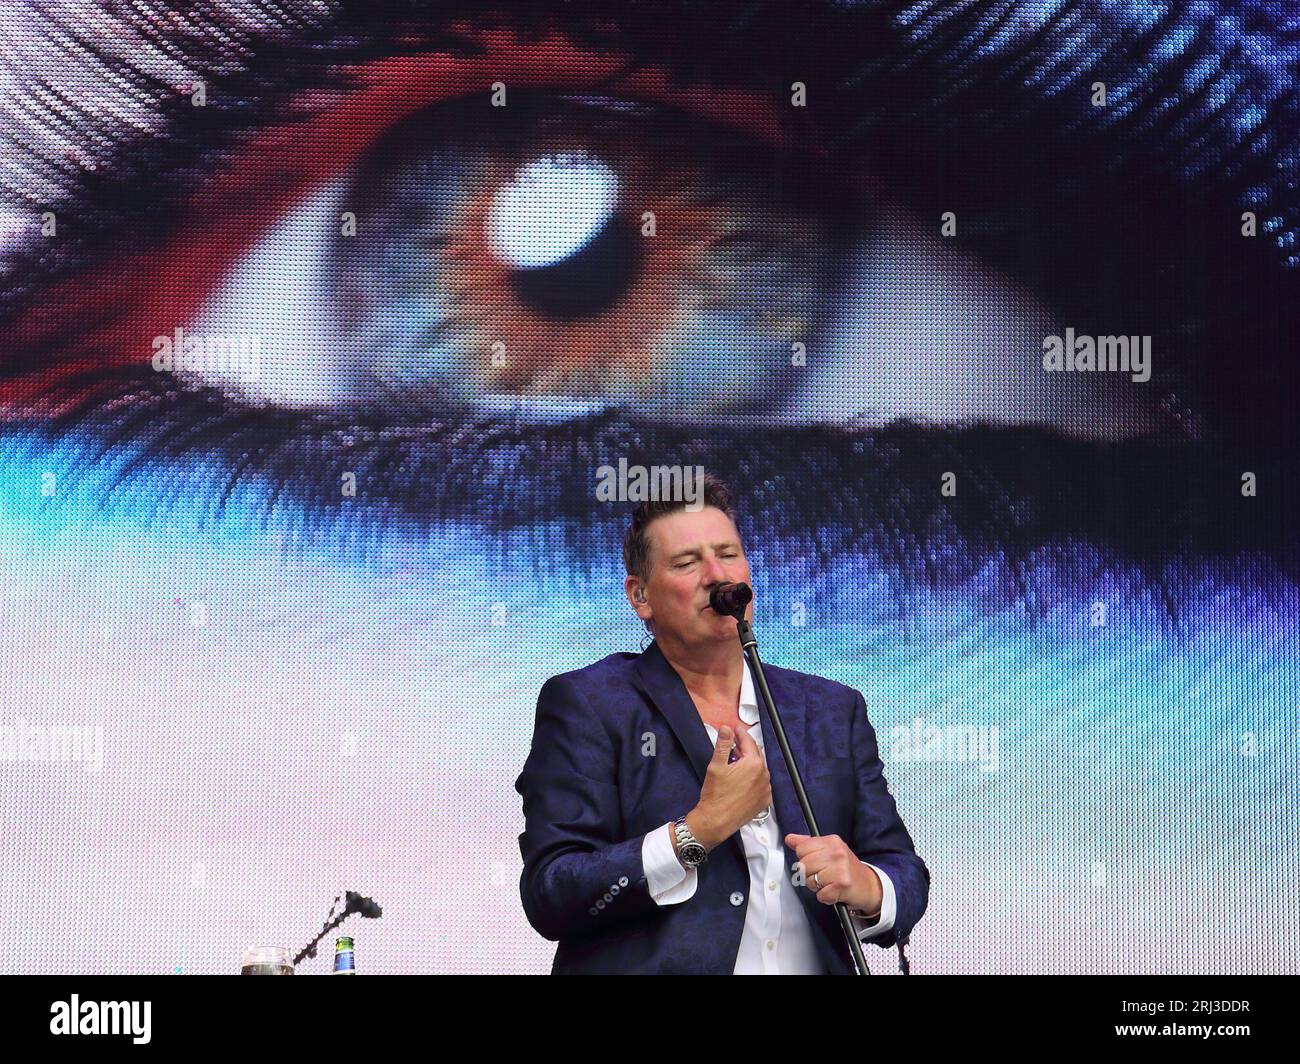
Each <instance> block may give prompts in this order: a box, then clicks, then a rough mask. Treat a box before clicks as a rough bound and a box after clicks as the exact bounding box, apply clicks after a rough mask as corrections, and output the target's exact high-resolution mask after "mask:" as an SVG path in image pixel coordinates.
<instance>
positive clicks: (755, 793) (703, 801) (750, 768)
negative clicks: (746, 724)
mask: <svg viewBox="0 0 1300 1064" xmlns="http://www.w3.org/2000/svg"><path fill="white" fill-rule="evenodd" d="M736 739H738V740H739V747H740V756H739V757H738V758H737V759H736V760H735V761H733V762H731V764H727V758H728V757H730V756H731V748H732V745H733V742H734V741H735V740H736ZM771 804H772V778H771V776H770V775H769V774H768V771H767V764H766V763H765V762H764V761H763V753H762V751H761V750H759V748H758V744H757V743H756V742H754V739H753V737H752V736H751V735H750V734H749V731H748V729H745V728H740V729H738V731H737V733H736V735H735V736H734V737H733V736H732V734H731V729H730V728H728V727H722V728H719V729H718V741H717V742H716V743H715V744H714V746H713V757H711V758H710V759H709V767H708V769H707V770H706V771H705V773H704V787H703V788H702V789H701V791H700V800H699V803H698V804H697V805H696V806H695V808H694V809H692V810H691V811H690V812H689V813H687V814H686V826H687V827H689V828H690V829H691V833H692V834H693V835H694V836H695V837H696V838H697V839H699V840H700V844H701V845H702V846H703V847H704V848H705V849H706V850H712V849H713V848H714V847H715V846H719V845H721V844H722V843H724V842H726V841H727V839H729V838H731V836H732V835H733V834H734V833H735V832H737V831H739V830H740V829H741V828H742V827H743V826H744V825H745V824H747V823H749V821H751V820H753V819H754V817H756V816H757V815H758V814H759V813H761V812H762V811H763V810H764V809H766V808H767V807H768V806H770V805H771Z"/></svg>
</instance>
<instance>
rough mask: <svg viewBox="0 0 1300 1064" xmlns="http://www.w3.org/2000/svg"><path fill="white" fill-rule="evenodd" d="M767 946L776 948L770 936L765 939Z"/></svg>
mask: <svg viewBox="0 0 1300 1064" xmlns="http://www.w3.org/2000/svg"><path fill="white" fill-rule="evenodd" d="M767 948H768V949H776V943H775V942H773V941H772V940H771V939H770V938H769V939H768V940H767Z"/></svg>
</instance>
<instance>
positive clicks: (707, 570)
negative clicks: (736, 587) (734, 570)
mask: <svg viewBox="0 0 1300 1064" xmlns="http://www.w3.org/2000/svg"><path fill="white" fill-rule="evenodd" d="M728 579H729V578H728V576H727V567H726V566H725V565H723V564H722V561H721V559H719V558H718V556H717V555H716V554H715V555H714V556H713V557H711V558H707V559H706V560H705V563H704V583H705V585H706V586H707V587H710V588H711V587H713V585H714V584H725V583H726V582H727V580H728Z"/></svg>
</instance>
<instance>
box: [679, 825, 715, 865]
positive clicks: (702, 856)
mask: <svg viewBox="0 0 1300 1064" xmlns="http://www.w3.org/2000/svg"><path fill="white" fill-rule="evenodd" d="M673 831H674V833H675V834H676V836H677V856H678V857H679V858H681V862H682V864H684V865H685V866H686V867H687V868H699V867H700V865H702V864H703V863H704V862H705V861H707V860H708V859H709V851H708V850H706V849H705V848H704V846H703V845H702V844H701V843H700V840H699V839H697V838H696V837H695V836H694V835H692V834H691V829H690V828H688V827H687V826H686V817H685V816H680V817H678V818H677V820H676V821H675V822H674V823H673Z"/></svg>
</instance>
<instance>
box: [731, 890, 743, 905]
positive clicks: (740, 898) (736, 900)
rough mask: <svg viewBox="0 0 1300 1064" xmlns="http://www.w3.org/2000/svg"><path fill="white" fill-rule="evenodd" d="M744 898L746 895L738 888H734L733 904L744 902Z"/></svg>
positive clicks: (732, 893)
mask: <svg viewBox="0 0 1300 1064" xmlns="http://www.w3.org/2000/svg"><path fill="white" fill-rule="evenodd" d="M744 900H745V895H743V894H741V893H740V891H738V890H734V891H732V892H731V904H732V905H739V904H740V903H741V902H743V901H744Z"/></svg>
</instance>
